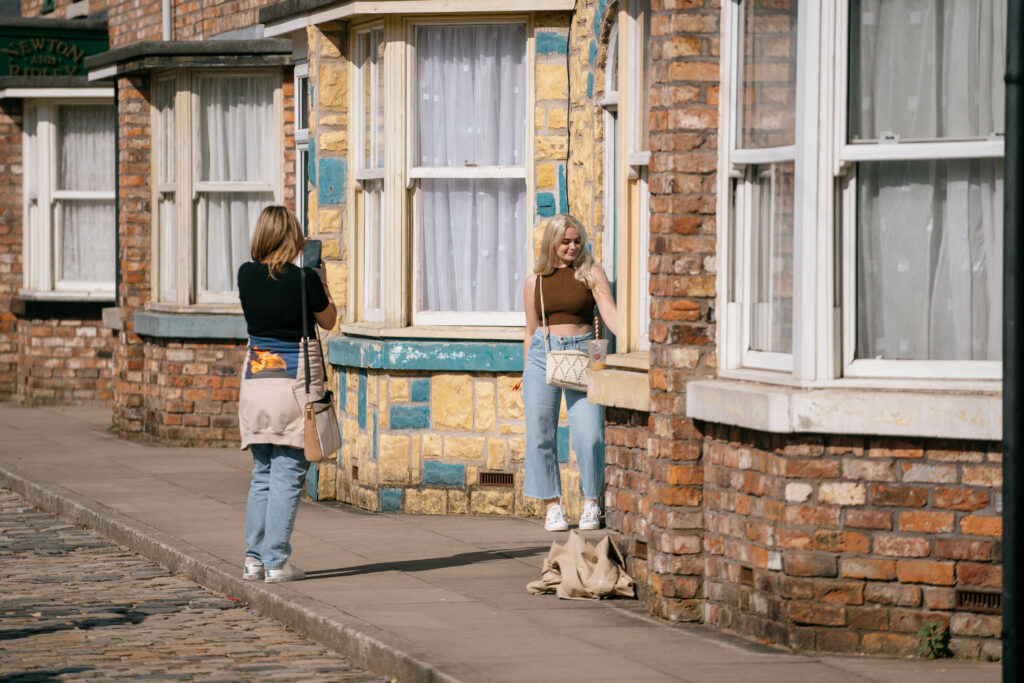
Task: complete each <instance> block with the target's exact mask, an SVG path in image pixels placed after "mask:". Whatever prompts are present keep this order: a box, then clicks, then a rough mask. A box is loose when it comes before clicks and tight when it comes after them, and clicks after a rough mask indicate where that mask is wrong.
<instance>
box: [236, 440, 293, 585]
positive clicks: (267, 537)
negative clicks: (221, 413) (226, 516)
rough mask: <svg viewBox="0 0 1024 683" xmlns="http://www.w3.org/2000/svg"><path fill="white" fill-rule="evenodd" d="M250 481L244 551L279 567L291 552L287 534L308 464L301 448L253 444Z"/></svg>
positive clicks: (275, 567)
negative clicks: (246, 546)
mask: <svg viewBox="0 0 1024 683" xmlns="http://www.w3.org/2000/svg"><path fill="white" fill-rule="evenodd" d="M250 448H251V449H252V460H253V468H252V484H251V485H250V486H249V503H248V505H247V506H246V508H245V542H246V544H247V545H248V548H246V551H245V554H246V555H248V556H249V557H254V558H256V559H257V560H259V561H261V562H262V563H263V566H264V567H265V568H267V569H280V568H281V567H283V566H284V563H285V562H286V561H287V560H288V556H289V555H291V554H292V546H291V542H290V539H291V536H292V528H293V527H294V526H295V512H296V511H297V510H298V508H299V494H300V493H301V492H302V485H303V482H304V480H305V478H306V469H307V468H308V467H309V463H307V462H306V456H305V454H304V453H303V451H302V449H301V448H292V447H291V446H279V445H277V444H271V443H254V444H252V445H251V446H250Z"/></svg>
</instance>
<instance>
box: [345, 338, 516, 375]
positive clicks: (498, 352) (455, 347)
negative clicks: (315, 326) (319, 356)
mask: <svg viewBox="0 0 1024 683" xmlns="http://www.w3.org/2000/svg"><path fill="white" fill-rule="evenodd" d="M325 341H326V343H327V358H328V362H330V363H331V365H338V366H342V367H349V368H368V369H377V370H432V371H438V372H511V373H521V372H522V371H523V342H522V340H521V339H519V340H517V341H463V340H460V341H435V340H430V339H373V338H363V337H356V336H351V335H341V336H337V337H330V338H327V339H325Z"/></svg>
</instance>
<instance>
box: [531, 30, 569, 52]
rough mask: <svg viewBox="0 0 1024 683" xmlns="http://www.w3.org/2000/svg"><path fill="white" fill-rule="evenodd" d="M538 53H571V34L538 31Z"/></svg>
mask: <svg viewBox="0 0 1024 683" xmlns="http://www.w3.org/2000/svg"><path fill="white" fill-rule="evenodd" d="M537 54H539V55H550V54H559V55H565V54H569V36H563V35H562V34H561V33H551V32H550V31H542V32H540V33H538V34H537Z"/></svg>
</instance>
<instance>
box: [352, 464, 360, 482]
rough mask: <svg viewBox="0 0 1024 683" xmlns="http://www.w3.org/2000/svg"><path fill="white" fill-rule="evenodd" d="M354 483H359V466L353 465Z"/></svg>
mask: <svg viewBox="0 0 1024 683" xmlns="http://www.w3.org/2000/svg"><path fill="white" fill-rule="evenodd" d="M352 481H359V465H352Z"/></svg>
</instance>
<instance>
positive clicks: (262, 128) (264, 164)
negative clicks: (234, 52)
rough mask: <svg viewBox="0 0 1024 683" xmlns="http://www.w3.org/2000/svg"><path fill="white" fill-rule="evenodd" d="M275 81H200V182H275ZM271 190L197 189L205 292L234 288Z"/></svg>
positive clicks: (263, 78) (231, 78) (247, 78)
mask: <svg viewBox="0 0 1024 683" xmlns="http://www.w3.org/2000/svg"><path fill="white" fill-rule="evenodd" d="M273 97H274V83H273V80H272V79H271V78H270V77H269V76H218V77H204V78H201V79H200V80H199V181H200V182H203V181H213V182H258V183H264V184H265V185H266V186H267V188H268V190H269V188H271V187H272V186H273V182H274V179H273V170H274V169H275V168H276V164H275V162H274V156H273V155H274V154H277V153H279V147H278V145H277V144H275V142H274V141H275V140H276V139H277V138H278V135H279V133H278V131H276V130H275V128H274V109H273ZM273 200H274V195H273V192H272V191H263V192H260V191H238V192H203V191H200V192H199V208H198V211H199V212H200V216H199V218H200V221H201V222H203V223H204V224H205V225H206V243H205V245H203V246H205V266H206V267H205V278H204V279H202V280H201V282H202V283H203V289H205V290H207V291H215V292H216V291H230V290H233V289H234V288H235V274H236V273H237V272H238V267H239V266H240V265H241V264H242V263H245V262H246V261H248V260H250V255H249V240H250V237H251V235H252V231H253V230H254V229H255V227H256V219H257V218H258V217H259V213H260V211H261V210H262V209H263V207H264V206H266V205H267V204H269V203H271V202H273Z"/></svg>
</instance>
